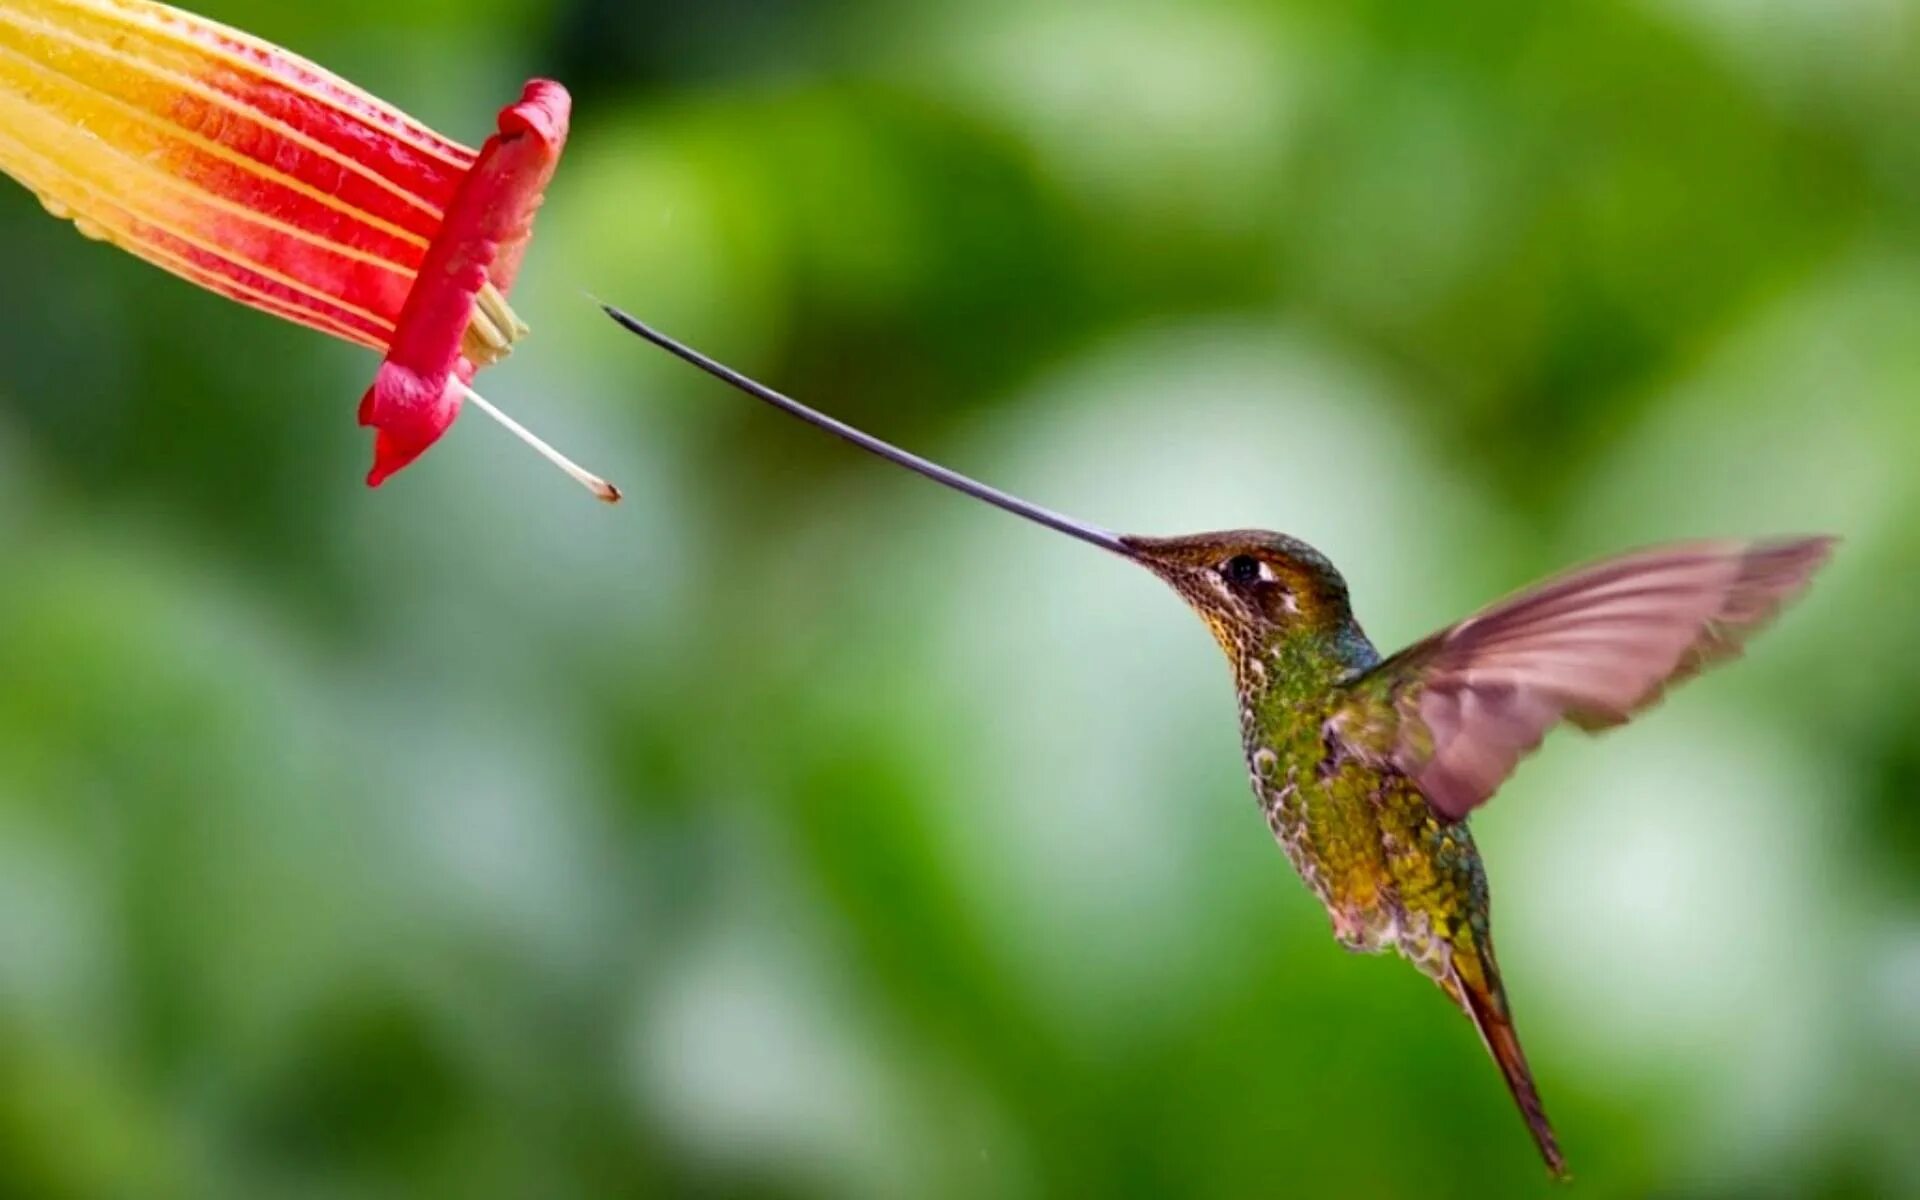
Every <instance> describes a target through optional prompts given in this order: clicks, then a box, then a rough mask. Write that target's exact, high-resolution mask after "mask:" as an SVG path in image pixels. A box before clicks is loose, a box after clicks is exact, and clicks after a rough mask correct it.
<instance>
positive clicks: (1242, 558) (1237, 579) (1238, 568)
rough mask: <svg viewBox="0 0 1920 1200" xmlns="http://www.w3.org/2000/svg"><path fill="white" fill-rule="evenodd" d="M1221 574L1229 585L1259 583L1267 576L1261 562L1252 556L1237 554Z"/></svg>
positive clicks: (1223, 568)
mask: <svg viewBox="0 0 1920 1200" xmlns="http://www.w3.org/2000/svg"><path fill="white" fill-rule="evenodd" d="M1221 573H1222V574H1224V575H1225V576H1226V577H1227V582H1229V583H1257V582H1259V580H1260V579H1261V577H1262V576H1264V575H1265V574H1266V572H1265V571H1264V570H1262V568H1261V563H1260V560H1259V559H1257V558H1255V557H1254V556H1253V555H1251V554H1236V555H1234V556H1233V557H1232V558H1230V559H1228V560H1227V561H1226V565H1225V566H1223V567H1222V568H1221Z"/></svg>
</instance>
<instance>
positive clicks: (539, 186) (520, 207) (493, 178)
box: [360, 79, 571, 487]
mask: <svg viewBox="0 0 1920 1200" xmlns="http://www.w3.org/2000/svg"><path fill="white" fill-rule="evenodd" d="M570 108H571V105H570V101H569V99H568V96H567V91H566V89H565V88H563V87H561V86H560V85H559V84H557V83H553V82H551V81H548V80H544V79H536V80H534V81H532V82H531V83H529V84H527V87H526V91H525V92H524V93H523V94H522V95H521V98H520V101H519V103H517V104H513V105H509V106H508V107H507V108H505V109H503V110H501V113H500V131H499V132H498V133H496V134H495V135H494V136H493V137H491V138H488V139H487V144H486V145H485V146H484V147H482V148H481V151H480V157H479V158H478V160H476V161H475V163H474V165H473V167H472V169H470V170H469V171H468V172H467V173H466V175H465V176H464V177H463V178H462V179H461V181H460V187H459V189H458V190H457V191H456V192H455V193H454V197H453V203H452V204H451V205H449V206H448V208H447V215H446V218H445V220H443V221H442V222H441V225H440V232H439V233H438V234H437V235H436V236H435V237H434V239H433V242H432V244H430V245H429V246H428V247H427V253H426V257H425V258H424V259H423V260H422V261H421V264H420V271H419V274H418V275H417V276H416V277H415V278H414V284H413V290H412V291H411V292H410V293H408V295H407V301H406V305H405V306H404V307H403V308H402V309H401V310H400V320H399V322H398V324H397V325H396V327H395V329H394V333H393V338H392V341H391V342H390V343H389V345H388V348H387V357H386V361H385V362H383V363H381V364H380V370H379V373H378V374H377V375H375V377H374V381H373V386H372V387H371V388H369V389H367V394H366V395H365V396H364V397H363V398H362V399H361V401H360V423H361V424H362V425H370V426H372V427H374V429H376V430H377V431H378V432H377V434H376V436H375V439H374V462H373V471H372V472H371V473H370V474H369V475H368V476H367V483H368V484H369V485H370V486H373V487H378V486H379V485H380V484H381V483H382V482H384V481H385V480H386V479H387V477H388V476H390V475H392V474H393V473H394V472H395V471H398V470H400V469H401V468H402V467H404V466H406V465H407V464H408V463H410V462H412V461H413V460H414V459H416V458H418V457H419V456H420V454H421V453H422V452H423V451H425V450H426V449H427V447H429V446H431V445H432V444H433V443H434V442H435V441H437V440H439V438H440V435H441V434H443V433H445V432H446V430H447V427H448V426H449V425H451V424H453V420H454V418H455V417H456V416H458V415H459V412H460V401H461V397H462V395H463V394H464V387H463V385H465V384H467V383H468V382H470V381H471V380H472V378H473V373H474V370H475V369H476V367H475V364H474V363H473V361H472V360H471V359H469V358H467V357H465V356H464V355H463V354H462V353H461V347H462V343H463V340H464V339H465V337H466V333H467V329H468V326H469V325H470V324H471V322H472V319H473V314H474V308H475V303H476V300H477V298H478V296H479V294H480V290H481V289H482V288H483V287H485V286H486V285H487V284H489V283H491V284H492V285H493V287H494V288H495V290H497V291H498V292H499V293H500V294H501V295H503V296H504V295H506V294H507V292H508V291H509V289H511V288H512V286H513V277H514V275H515V274H516V273H517V272H518V271H519V269H520V259H521V256H522V255H523V254H525V252H526V246H527V242H528V241H529V240H530V239H531V238H532V236H533V216H534V213H535V212H536V211H537V210H538V209H539V207H540V201H541V198H542V196H543V195H544V193H545V191H546V186H547V182H548V181H549V180H550V179H552V178H553V171H554V167H555V166H556V165H557V164H558V163H559V161H560V151H561V148H562V147H563V146H565V145H566V140H567V119H568V115H569V111H570Z"/></svg>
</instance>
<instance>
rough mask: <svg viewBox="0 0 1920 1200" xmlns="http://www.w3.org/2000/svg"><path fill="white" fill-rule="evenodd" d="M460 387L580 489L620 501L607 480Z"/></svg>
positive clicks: (618, 490)
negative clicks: (563, 472) (565, 474)
mask: <svg viewBox="0 0 1920 1200" xmlns="http://www.w3.org/2000/svg"><path fill="white" fill-rule="evenodd" d="M454 382H456V383H459V381H458V380H455V381H454ZM459 386H460V391H461V394H462V395H464V396H466V398H467V399H468V400H470V401H472V402H473V403H474V404H475V405H476V406H477V407H478V408H479V409H480V411H481V412H483V413H485V414H487V415H488V416H490V417H492V418H493V419H494V420H496V421H498V422H500V424H502V425H504V426H506V428H507V432H508V433H511V434H512V435H513V436H515V437H517V438H519V439H520V440H521V441H523V442H525V443H526V444H527V445H529V446H532V447H533V448H534V449H535V450H537V451H539V452H540V456H541V457H542V458H544V459H546V460H547V461H548V462H550V463H552V464H553V465H554V466H556V467H559V468H560V469H561V470H562V471H565V472H566V473H567V474H568V475H570V476H572V477H573V480H574V482H576V483H578V484H579V485H580V486H581V487H583V488H586V489H587V490H588V491H590V492H592V493H593V494H594V496H595V497H596V498H597V499H600V500H604V501H606V502H607V503H608V504H613V503H615V502H617V501H618V500H619V499H620V489H619V488H617V487H615V486H613V485H612V484H610V483H608V482H607V481H606V480H604V479H602V478H600V477H599V476H598V475H595V474H594V473H593V472H592V471H589V470H587V469H586V468H584V467H582V466H581V465H580V464H578V463H576V462H574V461H573V460H572V459H570V458H568V457H567V456H566V455H564V454H562V453H560V452H559V451H558V450H555V449H554V448H553V447H552V446H549V445H547V444H546V443H545V442H543V441H541V440H540V439H539V438H538V437H536V436H534V434H533V431H532V430H529V429H528V428H527V427H526V426H525V425H522V424H521V423H520V422H518V421H516V420H514V419H513V418H512V417H510V416H508V415H507V414H506V413H503V412H501V411H500V410H499V409H498V408H495V407H494V406H493V402H492V401H490V400H488V399H487V398H486V397H485V396H482V395H481V394H480V393H479V392H476V391H474V390H473V389H472V388H471V387H468V386H467V385H466V384H464V383H461V384H459Z"/></svg>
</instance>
